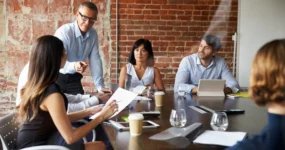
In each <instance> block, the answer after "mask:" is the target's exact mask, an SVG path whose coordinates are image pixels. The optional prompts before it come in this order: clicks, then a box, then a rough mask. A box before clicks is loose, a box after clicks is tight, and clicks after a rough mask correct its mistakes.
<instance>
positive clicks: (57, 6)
mask: <svg viewBox="0 0 285 150" xmlns="http://www.w3.org/2000/svg"><path fill="white" fill-rule="evenodd" d="M48 6H49V7H48V8H49V13H53V12H57V14H63V13H70V12H71V9H72V8H71V1H70V0H60V1H56V0H55V1H51V2H50V3H49V5H48Z"/></svg>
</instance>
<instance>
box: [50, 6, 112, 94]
mask: <svg viewBox="0 0 285 150" xmlns="http://www.w3.org/2000/svg"><path fill="white" fill-rule="evenodd" d="M97 15H98V9H97V7H96V5H95V4H93V3H92V2H83V3H81V5H80V6H79V8H78V11H77V12H76V21H74V22H72V23H69V24H65V25H63V26H61V27H60V28H59V29H57V31H56V32H55V36H56V37H58V38H59V39H61V40H62V41H63V43H64V48H65V50H66V52H67V62H66V64H65V66H64V68H63V69H60V74H59V77H58V79H57V84H59V86H60V87H61V89H62V91H63V92H64V93H68V94H74V95H76V94H78V93H80V94H84V91H83V87H82V84H81V79H82V77H83V76H82V73H83V72H84V71H85V69H86V68H87V66H88V64H87V63H86V62H85V61H86V59H87V58H88V59H89V66H90V71H91V75H92V77H93V80H94V84H95V87H96V89H97V90H98V91H99V93H104V92H112V91H111V90H109V89H104V79H103V67H102V60H101V57H100V54H99V46H98V36H97V32H96V30H95V29H94V28H92V26H93V25H94V23H95V21H96V20H97Z"/></svg>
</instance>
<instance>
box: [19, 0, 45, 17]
mask: <svg viewBox="0 0 285 150" xmlns="http://www.w3.org/2000/svg"><path fill="white" fill-rule="evenodd" d="M24 6H26V7H30V8H31V13H34V14H37V15H39V14H42V15H44V14H47V12H48V0H25V1H24Z"/></svg>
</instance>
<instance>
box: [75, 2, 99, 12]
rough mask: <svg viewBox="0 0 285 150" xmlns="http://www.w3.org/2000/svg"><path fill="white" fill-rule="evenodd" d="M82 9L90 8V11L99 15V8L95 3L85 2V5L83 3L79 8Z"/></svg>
mask: <svg viewBox="0 0 285 150" xmlns="http://www.w3.org/2000/svg"><path fill="white" fill-rule="evenodd" d="M81 7H87V8H89V9H91V10H93V11H96V13H98V8H97V6H96V5H95V4H94V3H92V2H83V3H81V4H80V6H79V8H78V10H79V9H80V8H81Z"/></svg>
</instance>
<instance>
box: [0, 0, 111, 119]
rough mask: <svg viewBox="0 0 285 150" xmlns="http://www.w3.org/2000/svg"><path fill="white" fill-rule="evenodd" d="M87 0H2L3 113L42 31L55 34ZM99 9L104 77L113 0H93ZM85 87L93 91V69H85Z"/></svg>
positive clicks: (0, 76)
mask: <svg viewBox="0 0 285 150" xmlns="http://www.w3.org/2000/svg"><path fill="white" fill-rule="evenodd" d="M83 1H86V0H0V9H1V10H0V46H1V49H0V116H1V115H3V114H7V113H8V112H9V111H10V110H13V109H14V108H15V97H16V88H17V82H18V76H19V73H20V72H21V70H22V68H23V67H24V65H25V64H26V63H27V61H28V55H29V51H30V48H31V44H32V43H33V41H35V39H37V38H38V37H39V36H41V35H45V34H54V32H55V31H56V29H57V28H58V27H60V26H61V25H62V24H64V23H70V22H72V21H74V20H75V12H76V10H77V7H78V6H79V4H80V3H81V2H83ZM91 1H93V2H94V3H95V4H96V5H97V7H98V9H99V15H98V21H97V22H96V23H95V25H94V27H95V28H96V30H97V32H98V36H99V45H100V54H101V58H102V61H103V65H104V77H105V81H106V83H108V82H109V76H110V75H109V74H110V73H109V71H110V69H109V68H110V62H109V57H110V56H109V55H110V52H109V51H110V50H111V49H110V46H109V45H110V41H109V39H110V38H109V37H108V36H109V35H110V17H109V16H110V15H109V14H110V4H109V3H110V1H109V0H91ZM83 84H84V88H85V89H86V90H88V91H94V84H93V81H92V77H91V76H90V72H89V71H87V73H85V76H84V79H83Z"/></svg>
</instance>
